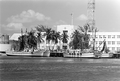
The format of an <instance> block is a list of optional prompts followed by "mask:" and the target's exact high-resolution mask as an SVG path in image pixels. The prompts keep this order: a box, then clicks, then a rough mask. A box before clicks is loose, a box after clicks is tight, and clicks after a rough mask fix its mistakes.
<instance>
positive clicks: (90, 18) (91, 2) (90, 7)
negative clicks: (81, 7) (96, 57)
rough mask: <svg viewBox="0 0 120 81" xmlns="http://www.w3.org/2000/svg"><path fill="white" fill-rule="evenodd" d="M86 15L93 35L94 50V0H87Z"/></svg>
mask: <svg viewBox="0 0 120 81" xmlns="http://www.w3.org/2000/svg"><path fill="white" fill-rule="evenodd" d="M87 17H88V21H87V22H88V24H89V25H90V29H91V31H92V36H93V50H95V37H96V31H95V0H89V1H88V7H87Z"/></svg>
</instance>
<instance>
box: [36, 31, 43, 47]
mask: <svg viewBox="0 0 120 81" xmlns="http://www.w3.org/2000/svg"><path fill="white" fill-rule="evenodd" d="M43 41H44V40H43V39H42V34H41V32H38V33H37V45H38V47H39V48H38V49H40V43H42V42H43Z"/></svg>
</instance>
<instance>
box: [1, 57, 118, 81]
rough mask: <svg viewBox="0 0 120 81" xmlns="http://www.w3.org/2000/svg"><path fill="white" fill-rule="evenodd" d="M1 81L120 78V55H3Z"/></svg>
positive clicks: (96, 80) (95, 80) (106, 79)
mask: <svg viewBox="0 0 120 81" xmlns="http://www.w3.org/2000/svg"><path fill="white" fill-rule="evenodd" d="M0 81H120V59H110V58H102V59H93V58H62V57H13V56H9V57H8V56H1V57H0Z"/></svg>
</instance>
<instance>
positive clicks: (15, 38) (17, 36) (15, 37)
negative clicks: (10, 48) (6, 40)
mask: <svg viewBox="0 0 120 81" xmlns="http://www.w3.org/2000/svg"><path fill="white" fill-rule="evenodd" d="M20 36H21V33H14V34H13V35H12V36H11V37H10V40H16V41H17V40H18V38H19V37H20Z"/></svg>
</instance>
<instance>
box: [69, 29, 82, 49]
mask: <svg viewBox="0 0 120 81" xmlns="http://www.w3.org/2000/svg"><path fill="white" fill-rule="evenodd" d="M71 38H72V41H71V42H70V43H69V46H70V47H72V49H82V48H83V40H82V39H83V34H81V33H80V32H79V31H78V30H75V31H74V32H73V34H72V37H71Z"/></svg>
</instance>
